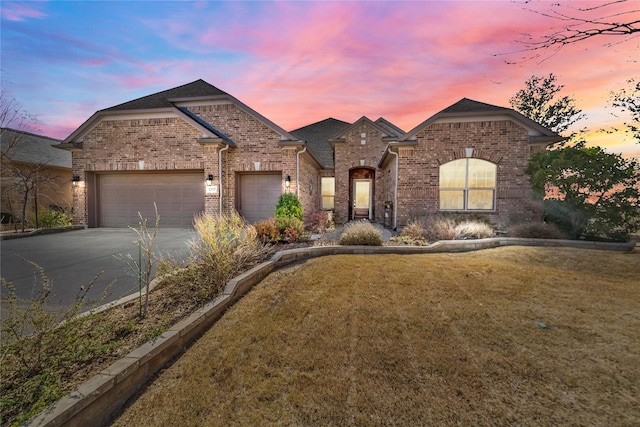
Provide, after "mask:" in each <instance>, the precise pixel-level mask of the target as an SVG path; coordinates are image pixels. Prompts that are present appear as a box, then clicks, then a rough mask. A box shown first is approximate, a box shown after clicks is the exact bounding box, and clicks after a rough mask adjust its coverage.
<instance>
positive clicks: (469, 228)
mask: <svg viewBox="0 0 640 427" xmlns="http://www.w3.org/2000/svg"><path fill="white" fill-rule="evenodd" d="M454 230H455V233H456V237H455V239H457V240H468V239H484V238H487V237H493V236H494V235H495V233H494V231H493V228H491V226H490V225H488V224H486V223H484V222H477V221H465V222H461V223H460V224H457V225H456V226H455V228H454Z"/></svg>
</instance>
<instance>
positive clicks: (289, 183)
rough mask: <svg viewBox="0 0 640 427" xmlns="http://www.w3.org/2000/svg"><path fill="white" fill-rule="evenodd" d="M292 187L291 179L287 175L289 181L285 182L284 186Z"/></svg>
mask: <svg viewBox="0 0 640 427" xmlns="http://www.w3.org/2000/svg"><path fill="white" fill-rule="evenodd" d="M290 185H291V177H290V176H289V175H287V179H285V180H284V186H285V187H287V188H289V186H290Z"/></svg>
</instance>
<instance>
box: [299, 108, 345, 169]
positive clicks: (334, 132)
mask: <svg viewBox="0 0 640 427" xmlns="http://www.w3.org/2000/svg"><path fill="white" fill-rule="evenodd" d="M350 126H351V123H348V122H344V121H342V120H338V119H334V118H332V117H330V118H328V119H324V120H321V121H319V122H316V123H312V124H310V125H307V126H303V127H301V128H298V129H296V130H292V131H291V132H290V133H291V135H293V136H295V137H296V138H298V139H300V140H303V141H306V142H307V146H308V147H309V149H310V150H311V151H312V152H313V153H314V154H315V156H316V157H317V159H318V160H319V161H320V163H321V165H322V167H323V168H327V169H332V168H334V167H335V165H334V162H333V148H332V147H331V145H330V144H329V140H330V139H334V138H336V137H337V136H339V135H341V134H342V133H343V132H344V131H345V129H347V128H349V127H350Z"/></svg>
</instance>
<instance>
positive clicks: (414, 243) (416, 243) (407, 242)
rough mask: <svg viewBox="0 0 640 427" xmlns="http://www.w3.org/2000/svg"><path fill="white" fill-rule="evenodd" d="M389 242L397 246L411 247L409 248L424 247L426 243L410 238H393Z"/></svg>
mask: <svg viewBox="0 0 640 427" xmlns="http://www.w3.org/2000/svg"><path fill="white" fill-rule="evenodd" d="M391 242H393V243H395V244H396V245H398V246H401V245H411V246H426V245H427V244H428V242H427V241H426V240H424V239H414V238H413V237H411V236H403V235H400V236H394V237H392V238H391Z"/></svg>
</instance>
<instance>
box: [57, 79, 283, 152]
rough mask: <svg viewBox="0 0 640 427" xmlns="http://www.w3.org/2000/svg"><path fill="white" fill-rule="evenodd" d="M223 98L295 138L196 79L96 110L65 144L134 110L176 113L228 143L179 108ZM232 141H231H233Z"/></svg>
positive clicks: (216, 131) (67, 144)
mask: <svg viewBox="0 0 640 427" xmlns="http://www.w3.org/2000/svg"><path fill="white" fill-rule="evenodd" d="M214 100H224V101H229V102H231V103H232V104H234V105H235V106H236V107H238V108H239V109H241V110H243V111H244V112H246V113H247V114H249V115H251V116H253V117H254V118H255V119H256V120H258V121H260V122H262V123H263V124H265V125H266V126H267V127H269V128H271V129H272V130H273V131H275V132H276V133H278V134H279V135H280V140H281V141H293V140H295V137H293V135H291V134H290V133H288V132H287V131H286V130H284V129H283V128H281V127H280V126H278V125H276V124H275V123H273V122H272V121H271V120H269V119H267V118H266V117H264V116H263V115H261V114H259V113H258V112H257V111H255V110H253V109H251V108H250V107H249V106H247V105H246V104H244V103H242V102H240V101H239V100H238V99H236V98H235V97H233V96H231V95H229V94H228V93H226V92H224V91H222V90H220V89H218V88H217V87H215V86H213V85H211V84H209V83H207V82H205V81H204V80H202V79H199V80H196V81H194V82H191V83H187V84H185V85H182V86H178V87H174V88H172V89H168V90H164V91H162V92H157V93H154V94H151V95H147V96H143V97H142V98H137V99H134V100H132V101H128V102H125V103H123V104H118V105H115V106H113V107H109V108H105V109H103V110H99V111H97V112H96V113H94V114H93V115H92V116H91V117H90V118H89V119H88V120H87V121H85V122H84V123H83V124H82V125H80V127H79V128H78V129H76V130H75V131H74V132H73V133H72V134H71V135H69V136H68V137H67V138H66V139H65V140H64V145H65V146H68V147H70V144H73V143H77V142H79V140H80V139H81V138H82V136H83V135H84V134H85V133H86V132H88V131H89V130H91V129H92V127H93V126H94V125H95V124H97V123H99V122H100V120H101V119H102V118H103V117H105V116H111V115H123V116H124V115H126V114H134V113H169V114H175V115H176V116H178V117H181V118H183V119H184V120H185V121H187V122H188V123H190V124H191V125H193V126H194V127H195V128H197V129H198V130H200V131H202V132H203V134H204V135H207V136H210V137H218V138H222V139H223V140H225V141H227V142H229V141H230V139H229V138H228V137H227V136H226V135H224V134H222V133H221V132H220V131H219V130H217V129H216V128H215V127H214V126H212V125H211V124H210V123H207V122H205V121H204V120H202V119H200V118H199V117H198V118H195V117H194V116H195V115H194V114H189V113H188V112H186V111H185V109H182V108H180V103H181V102H187V101H214ZM231 142H232V141H231ZM232 145H233V144H232Z"/></svg>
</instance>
